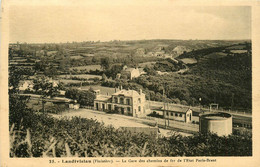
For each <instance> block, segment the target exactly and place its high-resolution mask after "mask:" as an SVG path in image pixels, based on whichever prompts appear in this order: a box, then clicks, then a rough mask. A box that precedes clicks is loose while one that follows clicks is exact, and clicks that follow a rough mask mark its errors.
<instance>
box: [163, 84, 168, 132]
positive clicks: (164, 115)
mask: <svg viewBox="0 0 260 167" xmlns="http://www.w3.org/2000/svg"><path fill="white" fill-rule="evenodd" d="M164 89H165V84H164V85H163V98H164V94H165V90H164ZM163 118H164V125H165V129H166V128H167V125H166V112H165V99H163Z"/></svg>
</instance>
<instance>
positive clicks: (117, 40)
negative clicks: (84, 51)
mask: <svg viewBox="0 0 260 167" xmlns="http://www.w3.org/2000/svg"><path fill="white" fill-rule="evenodd" d="M155 40H172V41H252V39H167V38H165V39H133V40H120V39H113V40H112V39H111V40H104V41H101V40H88V41H67V42H25V41H23V42H21V41H16V42H10V41H9V44H17V43H19V44H66V43H83V42H94V43H106V42H131V41H155Z"/></svg>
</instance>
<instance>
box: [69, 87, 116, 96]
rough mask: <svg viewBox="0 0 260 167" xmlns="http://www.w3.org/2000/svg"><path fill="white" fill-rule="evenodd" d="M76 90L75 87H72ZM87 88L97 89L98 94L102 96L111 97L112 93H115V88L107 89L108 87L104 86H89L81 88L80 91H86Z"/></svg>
mask: <svg viewBox="0 0 260 167" xmlns="http://www.w3.org/2000/svg"><path fill="white" fill-rule="evenodd" d="M74 88H77V87H74ZM89 88H93V89H94V90H96V89H99V90H100V93H101V94H103V95H107V94H108V95H112V94H113V93H115V88H109V87H105V86H100V85H91V86H82V87H81V89H82V90H88V89H89Z"/></svg>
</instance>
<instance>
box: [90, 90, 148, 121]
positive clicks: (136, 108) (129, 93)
mask: <svg viewBox="0 0 260 167" xmlns="http://www.w3.org/2000/svg"><path fill="white" fill-rule="evenodd" d="M97 92H98V91H97ZM94 108H95V110H99V111H106V112H112V111H114V112H116V113H120V114H123V115H130V116H133V117H139V116H143V115H145V114H146V113H145V112H146V109H145V94H144V93H142V90H140V91H139V92H137V91H135V90H125V89H121V90H118V91H117V92H115V93H114V94H112V96H107V95H100V94H98V93H97V95H96V99H95V100H94Z"/></svg>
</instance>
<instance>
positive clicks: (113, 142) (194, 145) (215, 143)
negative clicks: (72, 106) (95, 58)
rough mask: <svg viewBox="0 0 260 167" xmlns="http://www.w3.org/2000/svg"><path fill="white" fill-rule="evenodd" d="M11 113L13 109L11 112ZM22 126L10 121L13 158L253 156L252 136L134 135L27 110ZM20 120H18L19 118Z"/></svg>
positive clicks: (89, 121)
mask: <svg viewBox="0 0 260 167" xmlns="http://www.w3.org/2000/svg"><path fill="white" fill-rule="evenodd" d="M11 112H12V111H11ZM20 118H21V119H22V120H23V121H22V122H21V124H20V126H18V125H17V123H16V122H14V120H12V119H11V120H10V123H11V124H10V138H11V148H10V156H11V157H46V156H48V157H64V156H76V157H99V156H102V157H128V156H129V157H142V156H149V157H152V156H158V157H165V156H250V155H252V136H250V135H248V134H245V135H242V136H238V135H230V136H228V137H218V136H217V135H215V134H205V135H203V134H197V135H193V136H190V137H182V136H180V135H176V134H174V135H172V136H171V137H170V138H165V137H163V138H154V137H152V136H148V135H144V134H142V133H140V134H131V133H130V132H127V131H123V130H120V129H114V128H113V127H105V126H104V125H103V124H102V123H99V122H96V121H95V120H89V119H84V118H79V117H74V118H72V119H70V120H68V119H65V118H64V119H60V120H57V119H55V118H53V117H51V116H48V115H43V114H35V113H34V112H28V111H24V112H23V116H22V117H20ZM17 120H18V119H17Z"/></svg>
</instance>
